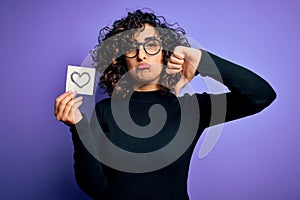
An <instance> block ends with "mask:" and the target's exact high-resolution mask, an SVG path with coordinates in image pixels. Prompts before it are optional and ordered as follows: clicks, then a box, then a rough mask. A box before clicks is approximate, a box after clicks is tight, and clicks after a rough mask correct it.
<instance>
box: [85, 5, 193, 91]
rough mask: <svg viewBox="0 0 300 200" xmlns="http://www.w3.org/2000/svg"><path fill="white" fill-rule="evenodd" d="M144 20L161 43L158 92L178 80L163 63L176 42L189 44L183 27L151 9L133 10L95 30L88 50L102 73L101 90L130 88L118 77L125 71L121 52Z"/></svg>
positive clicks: (131, 40)
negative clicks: (94, 42) (167, 71)
mask: <svg viewBox="0 0 300 200" xmlns="http://www.w3.org/2000/svg"><path fill="white" fill-rule="evenodd" d="M145 24H149V25H151V26H152V27H154V28H155V30H156V32H157V35H158V36H159V38H160V40H161V44H162V47H163V49H162V53H163V60H162V62H163V70H162V73H161V77H160V84H159V87H160V91H161V92H162V94H168V93H169V91H170V88H173V87H174V86H175V85H176V83H177V82H178V80H179V78H180V75H179V74H175V75H169V74H167V73H166V72H165V69H166V67H165V66H166V64H167V62H168V60H169V58H170V56H171V55H172V51H173V50H174V48H175V47H176V46H179V45H180V46H190V44H189V43H188V40H187V39H186V37H185V31H184V30H183V29H182V28H181V27H180V26H179V25H178V23H174V24H169V23H167V22H166V20H165V18H164V17H162V16H156V15H155V14H154V13H153V12H152V11H151V12H143V11H142V10H136V11H134V12H128V14H127V16H126V17H123V18H121V19H120V20H116V21H114V23H113V25H112V27H110V26H106V27H104V28H102V29H101V30H100V32H99V36H98V44H97V45H96V46H95V47H94V49H93V50H91V51H90V55H91V57H92V59H93V66H94V67H96V69H97V72H98V73H100V74H102V75H101V76H100V81H99V86H100V88H101V91H102V92H103V93H105V92H107V93H108V95H109V96H111V95H112V93H113V90H114V89H115V88H118V90H117V91H118V92H117V93H118V94H120V95H121V96H126V94H128V93H129V92H130V90H132V89H133V88H132V86H131V85H130V84H131V83H130V82H129V81H128V80H127V81H120V82H118V81H119V80H120V78H121V77H122V76H123V75H124V74H125V73H126V72H127V71H128V67H127V64H126V61H125V56H124V53H125V49H126V46H128V45H129V44H130V42H133V39H134V33H136V32H137V31H142V30H143V29H144V27H145ZM117 83H118V84H117ZM116 86H118V87H116Z"/></svg>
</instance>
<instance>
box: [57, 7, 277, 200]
mask: <svg viewBox="0 0 300 200" xmlns="http://www.w3.org/2000/svg"><path fill="white" fill-rule="evenodd" d="M175 25H176V24H175ZM172 27H173V26H172V25H170V24H167V23H166V22H165V20H164V18H162V17H157V16H156V15H154V14H153V13H147V12H145V13H144V12H142V11H141V10H137V11H134V12H132V13H128V15H127V16H126V17H124V18H122V19H120V20H116V21H115V22H114V24H113V26H112V28H110V27H105V28H104V29H102V31H101V32H100V36H99V44H98V45H97V46H96V47H95V48H94V50H93V51H92V52H91V55H92V57H93V60H94V64H95V66H96V68H97V70H98V71H100V72H103V75H102V76H101V78H100V87H101V88H102V89H104V90H105V91H106V92H107V93H108V94H109V95H110V96H111V98H108V99H104V100H102V101H100V102H98V103H97V104H96V107H95V112H94V115H93V117H92V119H91V121H90V122H89V121H88V120H87V118H86V117H85V116H84V114H82V113H81V112H80V110H79V107H80V105H81V104H82V97H76V93H75V92H66V93H64V94H62V95H60V96H59V97H57V99H56V102H55V116H56V118H57V120H60V121H62V122H64V123H65V124H67V125H69V126H70V127H71V128H70V130H71V132H72V139H73V144H74V160H75V164H74V169H75V176H76V180H77V183H78V185H79V186H80V187H81V188H82V190H83V191H85V192H86V193H87V194H88V195H89V196H91V197H92V198H94V199H126V200H127V199H130V200H132V199H143V200H145V199H155V200H157V199H164V200H165V199H172V200H174V199H180V200H183V199H189V197H188V193H187V176H188V170H189V162H190V159H191V156H192V153H193V150H194V148H195V146H196V143H197V141H198V139H199V137H200V136H201V133H202V132H203V131H204V129H205V128H207V127H209V126H212V125H215V124H220V123H223V122H227V121H231V120H235V119H238V118H242V117H245V116H249V115H252V114H255V113H258V112H260V111H261V110H263V109H264V108H265V107H267V106H268V105H270V104H271V103H272V101H273V100H274V99H275V98H276V94H275V92H274V90H273V89H272V88H271V86H270V85H269V84H268V83H267V82H266V81H265V80H263V79H262V78H261V77H259V76H258V75H256V74H254V73H253V72H251V71H249V70H247V69H245V68H243V67H241V66H238V65H236V64H234V63H231V62H229V61H226V60H224V59H222V58H220V57H218V56H216V55H214V54H212V53H209V52H207V51H204V50H198V49H193V48H190V47H189V43H188V42H187V40H186V39H185V35H184V31H183V30H182V29H181V28H178V27H177V28H172ZM198 74H200V75H201V76H208V77H211V78H214V79H215V80H217V81H220V82H221V83H223V84H224V85H225V86H227V87H228V89H229V90H230V92H228V93H224V94H218V95H212V94H211V95H210V94H207V93H202V94H193V95H188V94H185V95H184V96H182V97H177V96H178V94H179V91H180V90H181V89H182V87H184V85H186V84H187V83H188V82H189V81H191V80H192V79H193V78H194V76H196V75H198ZM172 90H173V91H174V93H172V92H171V91H172ZM124 113H125V114H124ZM145 127H146V128H145ZM111 144H113V145H111ZM124 152H125V153H124Z"/></svg>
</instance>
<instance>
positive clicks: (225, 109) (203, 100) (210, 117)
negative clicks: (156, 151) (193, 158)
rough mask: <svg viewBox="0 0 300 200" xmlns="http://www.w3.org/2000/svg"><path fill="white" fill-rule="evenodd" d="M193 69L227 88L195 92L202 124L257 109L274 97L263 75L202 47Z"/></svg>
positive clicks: (242, 115)
mask: <svg viewBox="0 0 300 200" xmlns="http://www.w3.org/2000/svg"><path fill="white" fill-rule="evenodd" d="M197 71H198V72H199V74H200V75H201V76H203V77H206V76H207V77H211V78H213V79H215V80H217V81H219V82H221V83H222V84H224V85H225V86H227V88H228V89H229V90H230V92H228V93H225V94H206V93H204V94H199V95H197V98H198V101H199V104H200V117H201V121H202V123H203V122H204V126H205V127H207V126H213V125H216V124H220V123H223V122H227V121H231V120H235V119H239V118H242V117H245V116H249V115H252V114H255V113H258V112H260V111H262V110H263V109H264V108H266V107H267V106H269V105H270V104H271V103H272V102H273V101H274V100H275V98H276V93H275V91H274V90H273V88H272V87H271V86H270V85H269V83H267V82H266V81H265V80H264V79H263V78H261V77H260V76H258V75H257V74H255V73H254V72H252V71H250V70H248V69H246V68H244V67H242V66H239V65H237V64H234V63H232V62H230V61H227V60H225V59H223V58H220V57H218V56H216V55H214V54H212V53H209V52H207V51H204V50H202V57H201V61H200V63H199V66H198V70H197Z"/></svg>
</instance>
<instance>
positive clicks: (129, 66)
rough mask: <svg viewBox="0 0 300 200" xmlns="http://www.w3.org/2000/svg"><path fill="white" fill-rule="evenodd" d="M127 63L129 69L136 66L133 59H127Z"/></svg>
mask: <svg viewBox="0 0 300 200" xmlns="http://www.w3.org/2000/svg"><path fill="white" fill-rule="evenodd" d="M126 64H127V68H128V70H130V69H132V68H133V67H134V66H135V62H134V61H133V60H127V59H126Z"/></svg>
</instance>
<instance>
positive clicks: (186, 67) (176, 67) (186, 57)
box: [166, 46, 202, 96]
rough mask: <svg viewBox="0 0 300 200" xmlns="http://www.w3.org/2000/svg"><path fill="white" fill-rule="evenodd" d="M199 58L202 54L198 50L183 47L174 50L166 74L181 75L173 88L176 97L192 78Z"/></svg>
mask: <svg viewBox="0 0 300 200" xmlns="http://www.w3.org/2000/svg"><path fill="white" fill-rule="evenodd" d="M201 56H202V52H201V50H198V49H193V48H190V47H185V46H177V47H176V48H175V49H174V53H173V55H172V56H171V57H170V60H169V62H168V64H167V69H166V73H168V74H175V73H180V75H181V77H180V79H179V81H178V83H177V84H176V85H175V87H174V92H175V95H176V96H178V94H179V91H180V90H181V89H182V88H183V87H184V86H185V85H186V84H187V83H188V82H190V81H191V80H192V79H193V78H194V76H195V73H196V70H197V67H198V65H199V63H200V60H201Z"/></svg>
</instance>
